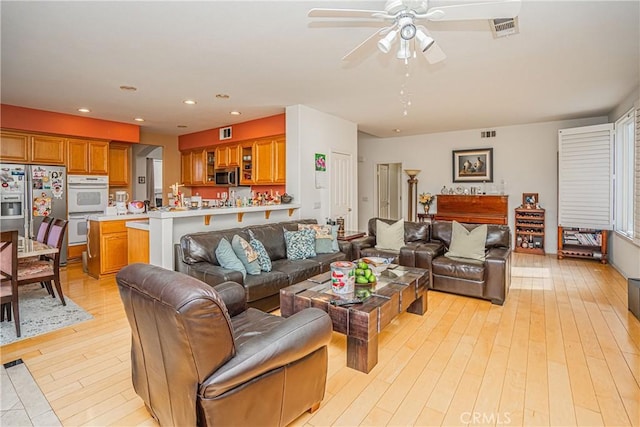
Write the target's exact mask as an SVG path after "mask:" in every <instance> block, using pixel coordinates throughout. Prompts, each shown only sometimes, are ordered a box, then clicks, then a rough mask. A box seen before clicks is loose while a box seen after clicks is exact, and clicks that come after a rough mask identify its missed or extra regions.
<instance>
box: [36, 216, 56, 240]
mask: <svg viewBox="0 0 640 427" xmlns="http://www.w3.org/2000/svg"><path fill="white" fill-rule="evenodd" d="M53 220H54V218H53V217H50V216H45V217H44V218H43V219H42V222H41V223H40V227H39V228H38V233H37V234H36V240H37V241H38V242H40V243H46V241H47V237H48V236H49V230H50V229H51V224H53Z"/></svg>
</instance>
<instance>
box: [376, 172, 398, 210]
mask: <svg viewBox="0 0 640 427" xmlns="http://www.w3.org/2000/svg"><path fill="white" fill-rule="evenodd" d="M376 177H377V180H376V182H377V185H376V187H377V192H376V194H377V200H378V204H377V216H378V217H379V218H386V219H400V218H402V163H379V164H378V165H377V170H376Z"/></svg>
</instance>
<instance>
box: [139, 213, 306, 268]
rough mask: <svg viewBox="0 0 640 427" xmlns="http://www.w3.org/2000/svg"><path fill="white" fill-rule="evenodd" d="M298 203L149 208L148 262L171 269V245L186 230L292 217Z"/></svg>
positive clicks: (279, 220) (252, 223)
mask: <svg viewBox="0 0 640 427" xmlns="http://www.w3.org/2000/svg"><path fill="white" fill-rule="evenodd" d="M299 208H300V205H299V204H281V205H265V206H251V207H242V208H235V207H229V208H198V209H185V210H173V211H162V210H158V211H151V212H149V213H148V216H149V263H150V264H153V265H157V266H160V267H164V268H167V269H169V270H173V268H174V259H173V245H174V244H175V243H179V242H180V238H181V237H182V236H183V235H185V234H187V233H195V232H198V231H209V230H223V229H227V228H235V227H244V226H247V225H254V224H265V223H269V222H273V223H276V222H281V221H286V220H287V219H294V218H293V215H294V212H295V211H296V210H297V209H299Z"/></svg>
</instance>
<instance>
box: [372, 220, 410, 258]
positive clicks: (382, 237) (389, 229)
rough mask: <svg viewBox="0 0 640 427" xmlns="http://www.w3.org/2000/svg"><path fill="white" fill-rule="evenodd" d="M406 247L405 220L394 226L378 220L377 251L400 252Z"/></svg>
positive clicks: (397, 222)
mask: <svg viewBox="0 0 640 427" xmlns="http://www.w3.org/2000/svg"><path fill="white" fill-rule="evenodd" d="M403 246H404V220H402V219H401V220H398V221H396V222H394V223H393V224H387V223H386V222H383V221H380V220H379V219H377V220H376V249H386V250H391V251H399V250H400V248H401V247H403Z"/></svg>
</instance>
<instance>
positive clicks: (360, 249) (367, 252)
mask: <svg viewBox="0 0 640 427" xmlns="http://www.w3.org/2000/svg"><path fill="white" fill-rule="evenodd" d="M378 220H379V221H382V222H384V223H386V224H393V223H395V222H396V221H397V220H394V219H383V218H370V219H369V224H368V235H367V236H365V237H360V238H358V239H355V240H352V241H351V245H352V248H351V249H352V251H353V257H354V259H358V258H361V257H366V256H376V257H383V258H393V259H394V261H393V262H395V263H398V264H400V265H404V266H407V267H422V268H426V265H418V264H417V260H416V258H417V257H418V256H419V254H417V253H416V251H417V250H419V248H420V247H421V245H422V244H424V243H428V242H429V223H426V222H411V221H404V245H403V246H402V247H401V248H400V250H389V249H378V248H376V244H377V238H376V236H377V221H378Z"/></svg>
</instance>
